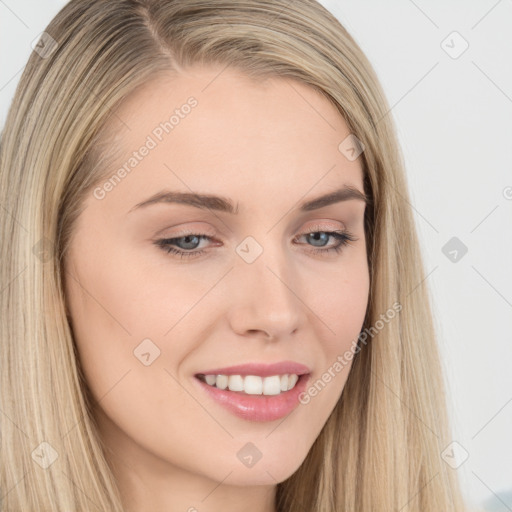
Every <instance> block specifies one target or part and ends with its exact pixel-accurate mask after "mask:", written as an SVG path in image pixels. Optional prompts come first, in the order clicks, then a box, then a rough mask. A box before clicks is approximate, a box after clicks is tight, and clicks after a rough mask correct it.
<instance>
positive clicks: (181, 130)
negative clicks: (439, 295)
mask: <svg viewBox="0 0 512 512" xmlns="http://www.w3.org/2000/svg"><path fill="white" fill-rule="evenodd" d="M221 69H222V68H207V67H194V68H190V69H189V70H188V71H187V72H186V73H184V74H182V75H181V76H180V77H179V78H172V77H170V76H169V78H167V77H164V78H159V79H157V80H156V81H153V82H152V83H150V84H148V85H146V86H144V87H143V88H141V89H139V90H138V91H137V92H136V93H135V94H134V95H132V96H131V97H130V99H129V101H127V102H125V103H124V104H123V106H122V107H121V108H120V109H119V110H118V111H117V112H116V115H115V116H114V117H113V123H117V124H116V125H114V124H113V125H112V126H113V127H114V128H113V129H114V130H115V131H116V132H117V135H118V141H117V143H116V148H115V149H116V150H117V149H119V148H120V150H121V153H120V154H119V158H118V160H117V161H116V163H115V164H114V165H112V166H111V167H109V168H108V169H105V173H106V178H105V180H104V181H102V182H101V183H100V184H99V185H98V187H96V188H95V189H94V190H91V192H90V194H89V195H88V196H87V199H86V208H85V210H84V211H83V213H82V214H81V216H80V217H79V219H78V223H77V225H76V228H75V231H74V235H73V239H72V244H71V247H70V251H69V253H68V254H67V256H66V274H65V278H66V295H67V301H68V307H69V312H70V315H71V322H72V327H73V332H74V335H75V339H76V344H77V348H78V352H79V356H80V360H81V364H82V367H83V370H84V373H85V377H86V380H87V383H88V386H89V388H90V390H91V393H92V395H93V397H94V398H95V399H96V400H98V401H99V405H98V407H97V410H96V412H95V414H96V418H97V421H98V425H99V430H100V433H101V436H102V437H103V439H104V440H105V443H106V445H107V446H108V447H109V448H110V450H111V455H110V456H111V458H112V461H114V463H115V464H118V463H119V464H118V467H119V468H123V469H119V474H121V473H123V472H124V474H127V473H131V474H132V476H130V477H128V476H127V477H126V479H127V481H128V480H129V481H131V482H135V481H141V482H142V481H144V485H146V486H147V487H148V488H149V487H150V486H151V485H153V483H154V482H155V481H156V480H157V479H165V478H168V477H170V476H171V475H172V477H173V478H175V480H173V481H176V482H177V481H179V478H180V475H185V474H186V475H187V478H188V480H186V479H185V480H183V482H187V481H191V480H190V479H192V478H197V479H198V480H197V482H199V479H200V480H201V481H202V482H208V486H207V488H209V489H213V488H214V487H215V482H221V481H222V482H223V483H224V485H229V484H232V485H237V486H250V485H260V486H261V485H263V486H264V485H275V484H277V483H278V482H281V481H283V480H284V479H286V478H287V477H289V476H290V475H291V474H292V473H294V472H295V471H296V470H297V469H298V467H299V465H300V464H301V463H302V462H303V460H304V458H305V457H306V455H307V453H308V451H309V449H310V448H311V446H312V444H313V442H314V441H315V439H316V438H317V436H318V435H319V433H320V431H321V429H322V427H323V426H324V424H325V422H326V421H327V419H328V417H329V415H330V413H331V411H332V410H333V408H334V406H335V404H336V402H337V401H338V400H339V398H340V395H341V392H342V390H343V387H344V385H345V382H346V379H347V376H348V373H349V371H350V366H351V363H350V360H345V359H344V361H345V362H344V363H343V364H342V365H341V366H342V367H343V368H342V369H340V368H339V367H340V365H339V364H338V365H336V362H337V361H338V362H339V361H340V360H341V359H340V358H341V357H342V356H343V354H344V353H345V351H347V350H349V349H350V348H351V347H352V342H353V341H354V340H356V339H357V336H358V334H359V332H360V331H361V328H362V324H363V320H364V315H365V311H366V306H367V300H368V290H369V274H368V267H367V257H366V246H365V236H364V210H365V203H364V201H363V200H361V199H358V198H348V199H345V200H340V198H339V197H338V199H337V200H334V201H319V202H317V203H315V202H313V203H312V204H310V205H309V206H308V207H306V208H301V205H302V204H303V203H306V202H307V203H310V202H311V201H312V200H314V199H317V198H319V197H322V196H326V195H328V194H331V193H333V192H335V191H338V190H340V189H343V188H344V187H345V186H347V187H352V188H353V189H356V190H358V191H360V192H361V193H363V174H362V168H361V158H357V159H355V158H349V157H350V156H352V153H351V152H350V150H347V144H349V139H348V140H345V139H346V138H347V136H349V133H350V131H349V129H348V127H347V125H346V123H345V122H344V120H343V119H342V117H341V115H340V114H339V113H338V111H337V110H336V109H335V108H334V106H333V105H331V104H330V103H329V101H328V100H327V99H326V98H324V97H322V96H321V95H320V94H319V93H317V92H316V91H314V90H313V89H311V88H309V87H307V86H305V85H303V84H301V83H299V82H297V81H290V80H285V79H282V78H277V79H271V80H267V81H265V82H260V83H258V84H256V83H253V82H251V81H249V79H247V78H246V77H244V76H243V75H241V74H239V73H236V72H234V71H232V70H229V69H226V70H224V71H223V72H222V73H220V75H219V72H220V71H221ZM344 140H345V142H344V143H343V144H342V145H341V149H340V147H339V146H340V143H342V142H343V141H344ZM164 192H172V193H173V194H176V195H175V196H174V199H175V200H174V201H171V200H169V201H167V202H166V201H164V200H161V201H153V202H150V203H147V204H145V205H144V204H143V203H144V202H146V201H148V200H149V199H150V198H154V197H155V195H157V194H161V193H164ZM179 194H186V195H185V196H180V195H179ZM195 194H202V195H206V196H208V198H207V199H201V198H199V197H195ZM213 196H219V199H214V198H213ZM160 198H162V196H160ZM169 198H170V199H172V197H171V196H169ZM220 198H221V199H220ZM141 203H142V205H141ZM228 204H229V205H231V206H232V210H233V211H231V210H230V208H228ZM333 231H336V232H344V231H347V232H348V233H349V234H350V235H351V237H352V238H353V241H350V240H349V241H348V243H347V245H341V246H340V243H342V242H343V240H344V239H343V238H341V239H340V238H338V237H336V236H333V235H329V234H328V232H333ZM308 233H313V234H310V235H308ZM169 239H174V240H171V241H169ZM162 240H167V242H168V243H167V245H164V244H163V242H162ZM345 241H346V240H345ZM337 246H340V247H339V251H336V250H335V248H336V247H337ZM169 250H171V251H182V254H181V255H180V254H175V253H173V252H169ZM276 363H279V364H280V366H279V365H278V366H275V367H273V368H272V367H269V365H274V364H276ZM293 364H295V365H296V366H293ZM241 365H256V366H253V367H246V368H241V369H231V370H230V369H229V367H233V366H241ZM257 365H261V366H260V367H258V366H257ZM334 368H336V369H334ZM219 369H223V371H222V372H221V374H222V375H224V376H223V377H220V378H219V379H217V381H216V382H217V384H218V385H219V388H214V387H213V386H209V384H207V383H204V382H201V381H200V380H199V379H198V377H197V375H198V374H211V375H216V374H217V370H219ZM304 372H306V373H307V375H303V376H302V377H300V378H299V380H298V382H297V383H296V385H295V387H294V388H292V389H290V390H289V391H281V387H282V389H286V390H287V389H288V387H289V386H290V385H292V384H293V380H294V378H293V377H288V383H286V378H281V376H284V375H285V374H286V375H289V374H294V373H295V374H303V373H304ZM326 372H327V373H329V372H330V375H327V377H326V376H325V375H324V377H322V375H323V374H325V373H326ZM236 375H239V376H240V377H236ZM230 376H231V377H232V378H230ZM247 376H253V377H249V378H248V379H246V377H247ZM271 376H274V377H273V378H267V379H264V378H262V377H271ZM276 376H277V377H276ZM208 379H209V380H210V382H213V377H209V378H208ZM317 381H320V384H318V383H317ZM315 383H317V386H316V389H317V391H316V395H315V396H312V395H314V394H315V392H314V391H313V393H309V392H308V390H309V389H310V388H311V387H312V386H313V387H314V384H315ZM226 385H227V386H228V389H226V390H224V391H222V390H221V389H220V388H222V387H224V386H226ZM242 385H244V386H245V387H244V388H243V389H244V391H230V390H229V387H232V388H233V389H235V390H236V389H241V386H242ZM237 386H238V387H237ZM318 390H319V391H318ZM262 391H264V393H265V394H264V395H263V394H258V393H261V392H262ZM299 391H300V392H301V401H299V400H298V396H297V395H298V392H299ZM276 393H279V394H276ZM301 402H302V403H301ZM135 474H136V475H137V476H136V477H134V476H133V475H135ZM212 482H213V483H212ZM198 488H199V484H198V487H196V488H195V489H198ZM205 488H206V487H205ZM190 492H191V493H192V494H193V492H194V489H192V488H191V491H190ZM198 497H199V496H198ZM201 497H202V496H201Z"/></svg>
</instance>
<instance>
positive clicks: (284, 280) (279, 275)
mask: <svg viewBox="0 0 512 512" xmlns="http://www.w3.org/2000/svg"><path fill="white" fill-rule="evenodd" d="M270 252H271V251H270V250H265V251H264V252H263V253H262V254H261V255H260V257H259V258H257V259H256V261H254V262H252V263H247V262H245V261H243V260H242V259H240V260H238V261H237V262H236V263H235V268H234V269H233V271H232V272H231V274H232V275H231V277H230V281H229V287H230V289H229V291H228V297H229V298H228V304H227V309H228V320H229V323H230V325H231V328H232V329H233V331H234V332H236V333H237V334H239V335H241V336H246V337H247V336H252V337H265V338H268V339H271V340H278V339H282V338H286V337H289V336H291V335H292V334H293V333H295V332H296V331H298V330H299V328H300V326H301V324H302V322H303V321H304V318H305V313H304V308H305V304H304V301H303V300H301V297H300V295H301V290H300V289H298V288H300V284H299V282H300V280H299V279H297V276H295V275H294V270H293V268H292V265H291V264H290V262H289V261H287V260H286V259H285V257H284V255H283V254H279V251H278V250H277V249H276V250H275V251H272V254H271V253H270Z"/></svg>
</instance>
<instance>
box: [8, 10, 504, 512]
mask: <svg viewBox="0 0 512 512" xmlns="http://www.w3.org/2000/svg"><path fill="white" fill-rule="evenodd" d="M65 3H66V2H65V1H58V0H45V1H44V3H43V2H41V1H40V0H16V1H15V0H0V126H2V127H3V124H4V122H5V116H6V113H7V109H8V107H9V104H10V101H11V99H12V96H13V94H14V90H15V87H16V85H17V83H18V80H19V77H20V74H21V71H22V69H23V67H24V65H25V62H26V60H27V58H28V56H29V54H30V52H31V42H32V41H33V40H34V39H35V38H36V37H37V36H38V35H39V34H40V32H42V31H43V30H44V28H45V27H46V25H47V23H48V22H49V21H50V19H51V18H52V17H53V16H54V15H55V14H56V13H57V11H58V10H59V9H60V8H61V7H62V6H63V5H64V4H65ZM321 3H322V4H323V5H324V6H325V7H327V8H328V9H329V10H330V11H331V12H333V14H335V15H336V16H337V17H338V19H339V20H340V21H341V23H342V24H343V25H344V26H345V27H346V28H347V29H348V31H349V32H350V33H351V34H352V36H353V37H354V38H355V40H356V41H357V42H358V44H359V45H360V46H361V48H362V49H363V51H364V52H365V53H366V55H367V56H368V58H369V60H370V62H371V63H372V65H373V66H374V68H375V70H376V72H377V75H378V77H379V79H380V81H381V83H382V85H383V87H384V90H385V93H386V95H387V97H388V100H389V103H390V106H391V107H392V109H391V112H390V114H389V115H392V116H393V117H394V118H395V122H396V124H397V129H398V134H399V138H400V143H401V146H402V150H403V153H404V157H405V161H406V165H407V172H408V181H409V189H410V194H411V203H412V206H413V208H414V213H415V219H416V225H417V227H418V230H419V235H420V238H421V243H422V247H423V251H424V255H425V261H426V275H425V279H426V282H427V283H428V285H429V286H430V288H431V290H432V294H433V300H434V311H435V315H436V324H437V328H438V331H439V334H440V340H439V342H440V345H441V350H442V356H443V364H444V370H445V375H446V381H447V385H448V388H449V403H450V404H451V407H450V412H451V417H452V422H453V432H454V436H453V437H454V440H455V441H457V443H459V444H460V446H459V445H456V446H455V451H454V455H455V459H456V463H457V464H459V463H460V462H462V460H463V459H464V453H465V452H464V450H465V451H467V453H468V455H469V456H468V458H467V459H466V460H465V461H464V462H463V463H462V464H461V465H460V466H459V467H458V468H457V469H453V471H457V473H458V474H459V476H460V478H461V481H462V485H463V489H464V492H465V493H466V496H467V498H468V499H469V500H470V502H471V503H482V502H483V501H484V500H488V499H491V500H492V501H493V502H494V503H495V504H491V503H490V502H489V501H486V508H487V510H503V511H505V510H510V511H512V493H511V491H512V441H511V435H512V371H511V369H510V366H511V363H512V271H511V264H512V241H511V240H512V236H511V235H512V123H511V121H512V0H500V1H496V0H485V1H478V2H477V1H472V2H463V1H462V0H458V1H454V0H452V1H450V2H449V3H447V2H443V1H441V0H435V1H430V2H427V1H426V0H422V1H419V0H417V1H413V0H393V1H387V2H379V1H377V0H372V1H369V0H367V1H364V2H362V1H356V0H349V1H339V0H321ZM454 31H456V32H458V34H460V36H458V35H453V34H452V33H453V32H454ZM464 40H465V41H466V42H467V44H469V47H468V48H467V50H466V51H464V53H462V54H461V55H459V56H457V54H458V53H459V52H460V50H461V49H463V47H464V45H465V44H466V43H464ZM443 41H444V42H443ZM449 53H451V54H452V56H450V55H449ZM455 56H457V58H453V57H455ZM452 237H457V238H458V239H459V240H460V241H461V242H462V243H464V245H465V246H467V248H468V252H467V253H466V254H465V255H464V256H462V257H461V256H460V254H461V253H460V252H459V253H458V260H457V261H456V262H453V261H451V260H450V259H449V258H448V257H447V256H445V254H443V252H442V248H443V247H444V246H445V244H446V243H447V242H448V241H449V240H450V239H451V238H452ZM450 250H451V248H450ZM420 420H421V419H419V420H418V421H420ZM425 428H428V426H426V427H425ZM496 494H499V499H498V498H497V497H496V496H495V495H496ZM495 507H496V508H495Z"/></svg>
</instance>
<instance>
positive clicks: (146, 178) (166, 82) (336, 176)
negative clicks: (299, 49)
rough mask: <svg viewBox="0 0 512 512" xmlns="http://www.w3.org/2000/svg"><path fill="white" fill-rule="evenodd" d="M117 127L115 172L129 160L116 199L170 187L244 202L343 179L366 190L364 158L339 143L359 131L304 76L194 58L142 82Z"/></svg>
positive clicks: (319, 188) (299, 193) (118, 115)
mask: <svg viewBox="0 0 512 512" xmlns="http://www.w3.org/2000/svg"><path fill="white" fill-rule="evenodd" d="M111 129H112V131H113V132H114V133H115V137H116V138H115V145H116V146H118V147H117V152H116V155H117V156H116V159H115V162H114V163H113V164H112V165H109V169H108V171H109V172H110V174H108V173H107V178H108V176H110V175H113V174H115V173H116V172H117V171H118V170H119V169H121V168H124V170H125V172H123V173H121V174H122V175H123V178H122V179H121V180H120V181H119V180H117V181H119V184H116V185H115V187H114V188H115V190H113V191H112V192H111V193H109V196H110V199H111V200H115V199H114V198H117V199H119V200H120V196H121V194H120V191H121V190H122V191H123V193H122V197H123V201H126V202H131V203H133V204H135V203H136V202H139V201H140V200H142V199H143V196H145V195H148V194H154V193H156V192H158V190H159V189H160V188H163V187H165V188H167V189H171V190H182V191H194V192H206V193H212V194H215V193H218V194H222V195H224V196H231V197H233V198H234V199H235V200H237V199H238V198H240V200H241V201H240V203H241V208H242V210H243V209H244V208H245V203H246V202H247V201H248V202H249V203H250V201H251V199H254V201H255V204H256V203H258V204H259V205H261V200H268V201H271V200H279V198H282V197H283V194H286V195H287V196H289V197H291V198H295V200H299V199H300V198H301V197H303V196H305V195H307V193H308V191H309V190H311V194H312V195H318V193H321V192H326V191H329V190H330V189H334V188H338V187H339V186H340V185H343V184H349V185H354V186H357V187H358V188H359V189H361V190H362V178H363V176H362V168H361V159H356V160H354V161H350V160H349V159H347V158H346V156H345V155H344V154H343V153H342V152H341V151H340V149H339V145H340V143H341V142H342V141H343V140H344V139H346V137H347V136H348V135H349V134H350V130H349V128H348V126H347V124H346V122H345V120H344V119H343V116H342V115H341V114H340V113H339V111H338V110H337V109H336V108H335V106H334V105H333V104H332V103H331V102H330V101H329V100H328V99H327V98H326V97H324V96H323V95H322V94H321V93H319V92H318V91H316V90H315V89H313V88H311V87H309V86H307V85H306V84H303V83H301V82H299V81H297V80H290V79H287V78H281V77H271V78H268V79H266V80H262V81H256V80H252V79H249V78H248V77H246V76H245V75H243V74H242V73H240V72H237V71H235V70H232V69H230V68H227V69H224V70H223V68H217V67H193V68H189V69H188V70H187V71H186V72H185V73H182V74H180V75H177V76H173V75H164V76H160V77H159V78H156V79H155V80H153V81H151V82H149V83H147V84H145V85H144V86H142V87H140V88H139V89H138V90H136V91H135V92H134V93H133V94H132V95H131V96H130V97H129V98H128V99H127V100H126V101H125V102H123V104H122V105H121V107H120V108H119V109H117V111H116V112H115V116H113V125H112V127H111ZM246 200H247V201H246ZM247 206H248V207H249V208H250V204H247Z"/></svg>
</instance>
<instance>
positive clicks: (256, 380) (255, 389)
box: [244, 375, 263, 395]
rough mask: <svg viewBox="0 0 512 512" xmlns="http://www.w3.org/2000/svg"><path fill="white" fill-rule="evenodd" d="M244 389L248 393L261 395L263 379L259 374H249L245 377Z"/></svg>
mask: <svg viewBox="0 0 512 512" xmlns="http://www.w3.org/2000/svg"><path fill="white" fill-rule="evenodd" d="M244 391H245V392H246V393H247V394H248V395H261V394H262V393H263V379H262V378H261V377H258V376H257V375H247V376H246V377H245V379H244Z"/></svg>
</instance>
